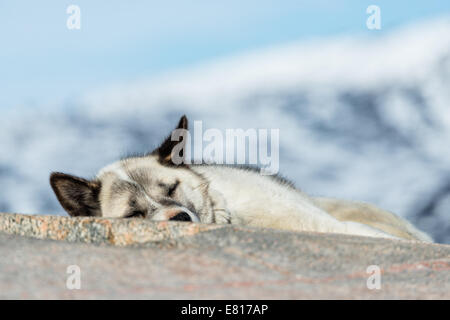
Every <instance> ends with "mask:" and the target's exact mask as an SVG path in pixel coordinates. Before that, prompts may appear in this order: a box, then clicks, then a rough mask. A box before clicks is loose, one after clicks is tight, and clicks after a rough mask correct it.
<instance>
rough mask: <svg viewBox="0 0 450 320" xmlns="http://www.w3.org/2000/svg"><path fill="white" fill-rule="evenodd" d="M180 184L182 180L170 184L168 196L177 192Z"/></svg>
mask: <svg viewBox="0 0 450 320" xmlns="http://www.w3.org/2000/svg"><path fill="white" fill-rule="evenodd" d="M179 184H180V181H178V180H177V182H175V183H174V184H173V185H171V186H169V188H168V190H167V196H169V197H171V196H173V194H174V193H175V190H177V187H178V185H179Z"/></svg>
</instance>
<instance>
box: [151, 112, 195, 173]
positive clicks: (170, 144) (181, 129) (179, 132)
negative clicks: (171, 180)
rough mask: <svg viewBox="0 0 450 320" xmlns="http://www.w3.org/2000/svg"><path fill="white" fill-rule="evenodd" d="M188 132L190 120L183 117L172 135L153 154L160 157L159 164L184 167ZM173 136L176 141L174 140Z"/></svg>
mask: <svg viewBox="0 0 450 320" xmlns="http://www.w3.org/2000/svg"><path fill="white" fill-rule="evenodd" d="M187 130H188V119H187V118H186V116H182V117H181V118H180V121H179V122H178V125H177V127H176V128H175V129H174V130H173V131H172V133H171V134H170V135H169V136H168V137H167V138H166V139H165V140H164V141H163V143H161V145H160V146H159V147H158V148H157V149H156V150H155V151H153V152H152V154H156V155H157V156H158V159H159V162H160V163H162V164H166V165H183V164H184V156H185V154H184V147H185V146H186V138H187ZM172 134H173V135H174V140H172Z"/></svg>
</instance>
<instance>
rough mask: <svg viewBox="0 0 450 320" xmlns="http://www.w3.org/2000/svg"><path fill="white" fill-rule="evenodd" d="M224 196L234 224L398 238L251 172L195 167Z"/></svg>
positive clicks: (220, 167)
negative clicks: (333, 212)
mask: <svg viewBox="0 0 450 320" xmlns="http://www.w3.org/2000/svg"><path fill="white" fill-rule="evenodd" d="M192 169H193V170H194V171H197V172H198V173H200V174H202V175H203V176H204V177H206V178H207V179H208V180H209V181H210V191H212V192H214V193H218V194H220V195H221V196H222V197H223V200H224V201H225V204H224V205H225V206H226V208H227V209H228V211H229V214H230V216H231V221H232V223H236V224H243V225H250V226H256V227H267V228H277V229H287V230H295V231H316V232H330V233H343V234H353V235H362V236H373V237H384V238H397V237H395V236H393V235H390V234H388V233H385V232H383V231H381V230H378V229H376V228H372V227H370V226H368V225H365V224H361V223H357V222H351V221H339V220H337V219H335V218H334V217H333V216H331V215H330V214H329V213H327V212H326V211H324V210H322V209H320V208H319V207H317V206H316V205H315V204H314V203H313V201H311V198H310V197H308V196H307V195H306V194H304V193H303V192H301V191H299V190H297V189H294V188H292V187H290V186H288V185H283V184H280V182H279V181H276V180H275V179H272V178H270V177H267V176H261V175H259V174H258V173H256V172H254V171H251V170H237V169H233V168H230V167H227V166H194V167H193V168H192Z"/></svg>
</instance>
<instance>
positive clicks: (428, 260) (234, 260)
mask: <svg viewBox="0 0 450 320" xmlns="http://www.w3.org/2000/svg"><path fill="white" fill-rule="evenodd" d="M34 238H39V239H40V240H37V239H34ZM54 240H58V241H54ZM61 240H64V241H61ZM0 256H1V259H0V298H2V299H5V298H7V299H16V298H19V299H20V298H32V299H47V298H55V299H66V298H76V299H82V298H86V299H93V298H104V299H108V298H137V299H140V298H150V299H190V298H193V299H309V298H314V299H329V298H333V299H334V298H337V299H399V298H406V299H435V298H437V299H449V298H450V246H448V245H439V244H425V243H419V242H408V241H395V240H387V239H376V238H369V237H358V236H346V235H337V234H320V233H306V232H304V233H303V232H302V233H299V232H287V231H280V230H269V229H255V228H247V227H239V226H230V225H226V226H220V225H204V224H192V223H183V222H151V221H145V220H140V219H127V220H122V219H101V218H68V217H59V216H28V215H19V214H0ZM71 265H76V266H78V267H79V268H80V270H81V289H79V290H76V289H75V290H70V289H68V288H67V287H66V281H67V278H68V277H69V276H70V274H68V273H67V268H68V266H71ZM371 265H376V266H378V267H379V268H380V270H381V288H380V289H379V290H377V289H373V290H370V289H368V287H367V280H368V278H369V276H370V274H369V273H367V272H366V271H367V267H368V266H371Z"/></svg>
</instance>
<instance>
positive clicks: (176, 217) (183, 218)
mask: <svg viewBox="0 0 450 320" xmlns="http://www.w3.org/2000/svg"><path fill="white" fill-rule="evenodd" d="M169 220H171V221H192V219H191V216H190V215H189V214H187V213H186V212H180V213H177V214H176V215H174V216H173V217H172V218H170V219H169Z"/></svg>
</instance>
